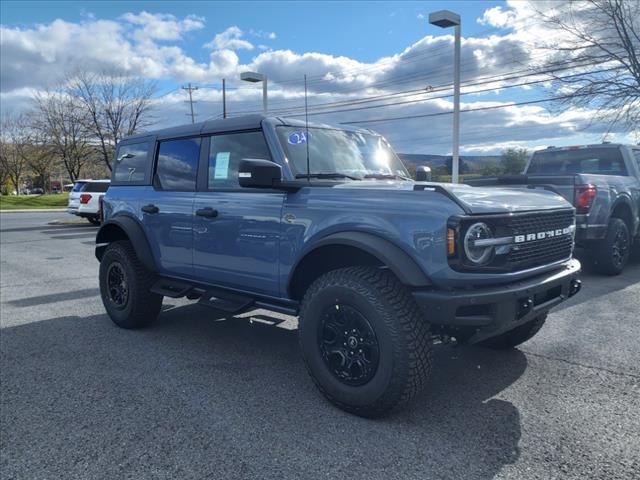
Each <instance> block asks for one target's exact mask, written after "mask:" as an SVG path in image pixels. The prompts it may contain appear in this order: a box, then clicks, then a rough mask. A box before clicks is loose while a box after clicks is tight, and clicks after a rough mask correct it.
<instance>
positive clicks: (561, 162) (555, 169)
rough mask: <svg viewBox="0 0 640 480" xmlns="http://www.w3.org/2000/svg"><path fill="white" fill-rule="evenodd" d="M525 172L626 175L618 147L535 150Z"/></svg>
mask: <svg viewBox="0 0 640 480" xmlns="http://www.w3.org/2000/svg"><path fill="white" fill-rule="evenodd" d="M527 173H534V174H535V173H537V174H542V175H545V174H548V175H558V174H560V175H562V174H575V173H586V174H589V173H591V174H596V175H623V176H624V175H627V169H626V167H625V165H624V159H623V158H622V152H620V149H619V148H580V149H576V150H554V151H550V152H545V151H544V150H543V151H540V152H536V153H534V155H533V158H532V159H531V165H529V168H528V170H527Z"/></svg>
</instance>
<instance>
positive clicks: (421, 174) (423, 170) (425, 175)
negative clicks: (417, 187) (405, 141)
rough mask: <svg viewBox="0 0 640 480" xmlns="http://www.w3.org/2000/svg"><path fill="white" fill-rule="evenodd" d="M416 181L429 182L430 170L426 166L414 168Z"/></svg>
mask: <svg viewBox="0 0 640 480" xmlns="http://www.w3.org/2000/svg"><path fill="white" fill-rule="evenodd" d="M416 180H417V181H418V182H430V181H431V168H429V167H427V166H426V165H423V166H420V167H417V168H416Z"/></svg>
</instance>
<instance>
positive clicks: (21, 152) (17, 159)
mask: <svg viewBox="0 0 640 480" xmlns="http://www.w3.org/2000/svg"><path fill="white" fill-rule="evenodd" d="M1 124H2V133H1V135H0V164H2V170H3V171H4V173H5V175H6V176H7V177H8V179H9V181H10V182H11V184H12V185H13V187H14V189H15V191H16V194H17V195H20V193H21V192H20V190H21V188H20V187H21V186H22V185H21V180H22V178H23V175H24V173H25V169H26V168H27V157H26V150H27V146H28V145H29V143H30V139H29V128H28V122H27V119H26V118H25V117H24V116H23V115H18V116H14V115H12V114H7V115H5V117H4V118H3V119H2V122H1Z"/></svg>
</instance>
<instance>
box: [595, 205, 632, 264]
mask: <svg viewBox="0 0 640 480" xmlns="http://www.w3.org/2000/svg"><path fill="white" fill-rule="evenodd" d="M620 242H624V245H625V249H624V252H622V253H620V248H621V246H620ZM616 252H618V253H617V254H616ZM630 252H631V235H630V234H629V227H628V226H627V224H626V223H625V221H624V220H622V219H621V218H616V217H612V218H611V220H610V221H609V227H608V228H607V235H606V236H605V237H604V239H603V240H602V241H600V242H598V244H597V245H596V247H595V250H594V266H595V269H596V270H597V271H598V272H599V273H602V274H604V275H619V274H620V273H622V271H623V270H624V267H625V266H626V265H627V263H628V262H629V254H630Z"/></svg>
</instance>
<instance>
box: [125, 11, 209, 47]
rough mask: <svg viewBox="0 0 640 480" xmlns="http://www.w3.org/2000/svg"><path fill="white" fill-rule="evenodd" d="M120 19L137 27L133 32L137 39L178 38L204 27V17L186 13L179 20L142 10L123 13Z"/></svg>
mask: <svg viewBox="0 0 640 480" xmlns="http://www.w3.org/2000/svg"><path fill="white" fill-rule="evenodd" d="M122 19H123V20H124V21H125V22H127V23H130V24H132V25H136V26H138V27H139V28H137V29H136V30H135V32H134V36H135V38H136V39H137V40H139V41H148V40H160V41H170V40H180V39H181V38H182V34H183V33H185V32H190V31H192V30H199V29H201V28H203V27H204V18H203V17H198V16H196V15H188V16H186V17H185V18H183V19H182V20H179V19H177V18H176V17H175V16H174V15H170V14H164V13H148V12H145V11H143V12H140V13H138V14H134V13H125V14H124V15H123V16H122Z"/></svg>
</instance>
